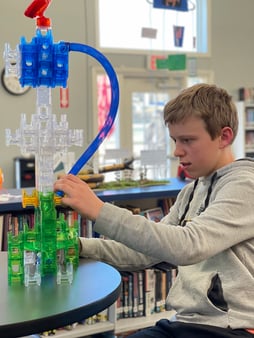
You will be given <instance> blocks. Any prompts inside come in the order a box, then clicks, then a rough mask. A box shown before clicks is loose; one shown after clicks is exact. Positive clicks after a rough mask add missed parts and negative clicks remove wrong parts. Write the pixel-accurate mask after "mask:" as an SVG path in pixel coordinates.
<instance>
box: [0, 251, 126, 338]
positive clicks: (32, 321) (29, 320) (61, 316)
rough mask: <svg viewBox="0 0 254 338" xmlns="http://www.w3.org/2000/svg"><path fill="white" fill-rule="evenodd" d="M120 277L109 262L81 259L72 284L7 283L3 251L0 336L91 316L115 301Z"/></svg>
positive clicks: (50, 279) (0, 260)
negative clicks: (24, 284) (10, 284)
mask: <svg viewBox="0 0 254 338" xmlns="http://www.w3.org/2000/svg"><path fill="white" fill-rule="evenodd" d="M120 285H121V276H120V274H119V272H118V271H117V270H116V269H114V268H113V267H111V266H110V265H108V264H105V263H101V262H97V261H91V260H85V259H80V263H79V267H78V268H77V270H76V271H75V273H74V278H73V282H72V284H61V285H57V284H56V278H55V277H54V276H46V277H43V278H42V284H41V286H38V285H30V286H29V287H25V286H23V285H12V286H9V285H8V276H7V253H6V252H1V253H0V286H1V287H0V293H1V295H0V337H8V338H15V337H21V336H25V335H29V334H33V333H39V332H43V331H46V330H50V329H53V328H58V327H62V326H65V325H68V324H71V323H74V322H78V321H81V320H83V319H85V318H88V317H90V316H92V315H94V314H96V313H98V312H100V311H102V310H104V309H106V308H107V307H109V306H110V305H111V304H113V303H114V302H115V301H116V300H117V298H118V296H119V294H120Z"/></svg>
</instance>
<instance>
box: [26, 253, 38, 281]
mask: <svg viewBox="0 0 254 338" xmlns="http://www.w3.org/2000/svg"><path fill="white" fill-rule="evenodd" d="M40 262H41V260H40V253H36V252H34V251H24V284H25V286H29V285H31V284H37V285H41V264H40Z"/></svg>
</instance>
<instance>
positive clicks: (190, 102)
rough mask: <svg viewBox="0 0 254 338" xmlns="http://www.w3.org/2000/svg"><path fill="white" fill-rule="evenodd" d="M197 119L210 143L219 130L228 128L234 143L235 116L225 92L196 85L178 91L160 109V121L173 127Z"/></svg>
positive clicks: (212, 86) (230, 99)
mask: <svg viewBox="0 0 254 338" xmlns="http://www.w3.org/2000/svg"><path fill="white" fill-rule="evenodd" d="M191 116H196V117H199V118H201V119H202V120H203V121H204V123H205V126H206V129H207V131H208V133H209V134H210V136H211V138H212V139H215V138H216V137H217V136H218V135H220V132H221V129H222V128H224V127H230V128H231V129H232V131H233V134H234V137H233V139H232V142H233V141H234V139H235V137H236V135H237V131H238V114H237V108H236V105H235V104H234V102H233V99H232V96H230V95H229V94H228V92H227V91H226V90H225V89H222V88H219V87H217V86H216V85H209V84H206V83H200V84H196V85H194V86H191V87H189V88H186V89H184V90H182V91H181V92H180V93H179V95H178V96H177V97H176V98H174V99H172V100H170V101H169V102H168V103H167V104H166V105H165V107H164V121H165V123H166V124H174V123H179V122H181V121H184V120H185V119H187V118H188V117H191Z"/></svg>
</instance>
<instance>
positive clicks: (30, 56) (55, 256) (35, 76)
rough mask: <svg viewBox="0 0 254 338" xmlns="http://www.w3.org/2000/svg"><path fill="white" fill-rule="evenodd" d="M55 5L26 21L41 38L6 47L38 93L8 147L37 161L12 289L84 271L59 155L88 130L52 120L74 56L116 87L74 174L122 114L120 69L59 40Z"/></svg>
mask: <svg viewBox="0 0 254 338" xmlns="http://www.w3.org/2000/svg"><path fill="white" fill-rule="evenodd" d="M50 3H51V0H34V1H33V2H32V3H31V4H30V5H29V6H28V8H27V9H26V10H25V15H26V16H27V17H29V18H33V19H36V33H35V36H34V37H33V38H32V40H31V42H27V41H26V39H25V38H24V37H21V39H20V44H19V45H18V46H17V48H16V49H15V50H12V49H11V48H10V46H9V45H8V44H6V45H5V51H4V59H5V73H6V76H13V75H15V76H17V77H18V78H19V82H20V84H21V86H31V87H33V88H36V96H37V99H36V113H35V114H33V115H32V117H31V123H27V119H26V115H25V114H22V115H21V120H20V127H19V129H17V130H16V132H15V133H11V131H10V129H7V130H6V143H7V145H17V146H19V147H20V149H21V153H22V154H25V153H30V154H33V155H34V156H35V177H36V179H35V182H36V183H35V190H34V191H33V193H32V194H31V195H30V196H29V195H28V194H27V193H26V191H25V190H23V193H22V204H23V207H24V208H25V207H26V206H33V207H34V220H35V221H34V226H33V227H32V228H31V227H29V226H28V225H27V224H23V228H22V229H20V230H19V231H18V233H14V232H13V231H10V232H9V234H8V269H9V270H8V276H9V284H13V283H15V282H18V283H24V284H25V285H26V286H28V285H30V284H37V285H40V284H41V281H42V277H43V276H45V275H48V274H53V275H56V277H57V278H56V279H57V283H58V284H60V283H62V282H63V281H67V282H69V283H71V282H72V279H73V271H74V269H75V267H76V266H77V265H78V233H79V232H78V227H79V226H78V222H77V221H74V222H73V223H72V224H70V223H69V222H68V220H66V219H65V217H64V216H63V215H61V216H60V217H59V216H57V210H56V206H57V205H58V204H59V203H60V198H61V193H60V192H59V194H58V195H55V194H54V192H53V183H54V154H56V153H62V154H66V152H67V150H68V148H69V147H70V146H73V145H76V146H82V141H83V134H82V130H69V126H68V122H67V118H66V115H61V118H60V121H59V122H57V119H56V115H54V114H52V103H51V90H52V88H55V87H61V88H66V87H67V80H68V59H69V53H70V52H71V51H73V52H81V53H85V54H88V55H89V56H92V57H94V58H95V59H96V60H97V61H98V62H99V63H100V64H101V65H102V66H103V68H104V70H105V71H106V73H107V75H108V77H109V80H110V83H111V106H110V110H109V113H108V117H107V119H106V121H105V124H104V126H103V127H102V128H101V130H100V131H99V133H98V135H97V136H96V137H95V139H94V140H93V141H92V142H91V144H90V146H89V147H88V148H87V149H86V150H85V151H84V153H83V154H82V156H81V157H80V158H79V159H78V161H77V162H76V163H75V164H74V166H73V167H72V168H71V170H70V173H72V174H74V175H76V174H77V173H78V172H79V171H80V170H81V169H82V167H83V166H84V165H85V164H86V163H87V161H88V160H89V159H90V158H91V157H92V156H93V154H94V153H95V151H96V150H97V149H98V147H99V146H100V144H101V143H102V142H103V140H104V139H105V137H106V136H107V134H108V132H109V131H110V129H111V127H112V125H113V123H114V120H115V117H116V113H117V109H118V103H119V87H118V81H117V77H116V74H115V71H114V69H113V68H112V66H111V64H110V63H109V61H108V60H107V59H106V58H105V57H104V55H103V54H101V53H100V52H99V51H97V50H96V49H94V48H92V47H90V46H87V45H83V44H79V43H73V42H65V41H60V42H57V43H55V42H54V40H53V34H52V27H51V20H50V19H49V18H47V17H45V16H44V12H45V10H46V9H47V8H48V6H49V5H50Z"/></svg>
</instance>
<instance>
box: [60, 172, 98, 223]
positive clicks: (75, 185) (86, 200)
mask: <svg viewBox="0 0 254 338" xmlns="http://www.w3.org/2000/svg"><path fill="white" fill-rule="evenodd" d="M54 191H55V192H57V191H62V192H63V193H64V196H63V197H62V204H64V205H66V206H68V207H70V208H72V209H74V210H76V211H77V212H78V213H79V214H80V215H81V216H82V217H86V218H89V219H91V220H93V221H94V220H95V219H96V218H97V217H98V215H99V212H100V209H101V207H102V206H103V202H102V201H101V200H100V199H99V198H98V197H97V196H96V194H95V193H94V192H93V191H92V190H91V189H90V188H89V186H88V185H87V183H85V182H83V181H82V180H80V179H79V178H78V177H76V176H74V175H71V174H68V175H66V176H63V177H61V178H60V179H59V180H57V181H56V182H55V184H54Z"/></svg>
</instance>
